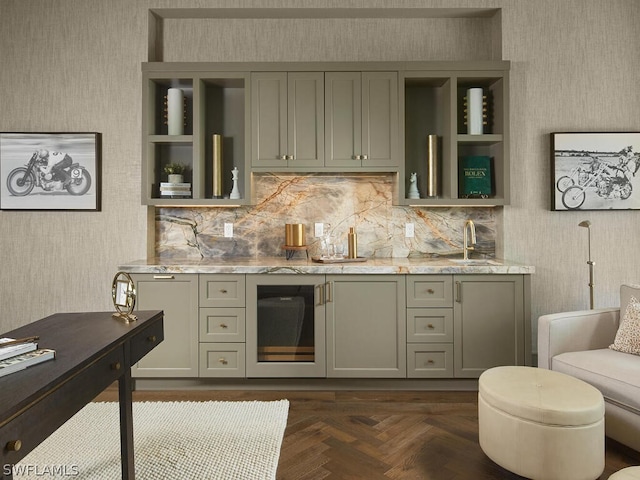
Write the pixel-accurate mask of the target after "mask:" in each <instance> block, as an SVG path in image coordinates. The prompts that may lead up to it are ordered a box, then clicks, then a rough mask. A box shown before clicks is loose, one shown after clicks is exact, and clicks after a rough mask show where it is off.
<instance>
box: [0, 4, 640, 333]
mask: <svg viewBox="0 0 640 480" xmlns="http://www.w3.org/2000/svg"><path fill="white" fill-rule="evenodd" d="M309 5H313V6H314V7H345V6H348V7H423V8H424V7H497V8H502V9H503V11H502V52H503V58H504V59H507V60H510V61H511V62H512V75H511V113H512V117H511V132H512V141H511V158H512V177H511V182H512V188H511V191H512V205H511V206H509V207H505V208H504V211H503V212H502V213H501V214H500V216H501V217H502V220H501V221H502V222H503V228H502V238H499V241H500V242H501V245H500V246H499V248H500V249H502V251H503V252H504V256H505V257H506V258H508V259H511V260H515V261H519V262H523V263H526V264H532V265H535V266H536V268H537V273H536V274H535V275H534V277H533V282H532V284H533V292H532V293H533V303H532V307H533V317H534V323H535V318H537V316H538V315H540V314H543V313H547V312H553V311H559V310H565V309H577V308H585V307H587V305H588V289H587V286H586V284H587V273H588V271H587V265H586V263H585V262H586V247H587V245H586V241H587V237H586V231H585V230H584V229H581V228H578V226H577V224H578V223H579V222H580V221H582V220H585V219H589V220H591V222H592V223H593V227H592V247H593V257H594V260H595V261H596V304H597V306H603V305H615V304H617V289H618V285H619V284H620V283H621V282H636V283H640V274H638V271H639V270H638V268H637V265H638V260H639V259H640V249H638V248H637V247H638V240H637V239H638V238H639V237H640V222H638V219H639V218H638V215H640V213H639V212H637V211H635V212H631V211H630V212H582V213H579V212H557V213H556V212H550V211H549V200H548V197H549V183H550V181H549V151H548V150H549V135H548V134H549V133H550V132H552V131H616V130H618V131H640V125H639V123H640V117H639V116H638V113H637V112H638V111H640V108H639V106H640V105H639V103H640V95H639V94H638V92H637V79H638V78H639V73H640V72H639V69H640V61H639V60H640V58H639V56H640V50H639V49H638V44H637V38H638V27H637V25H638V22H639V21H640V2H637V1H636V0H610V1H608V2H602V1H600V0H537V1H535V2H533V1H530V0H500V1H499V0H494V1H489V0H478V1H468V0H467V1H465V0H452V1H445V0H440V1H437V0H412V1H409V0H402V1H401V0H393V1H387V0H359V1H354V0H351V1H349V0H347V1H338V0H333V1H331V0H324V1H315V2H313V3H312V2H309V1H303V0H299V1H293V0H272V1H268V2H267V1H258V0H254V1H248V0H245V1H243V2H237V1H231V0H228V1H224V0H218V1H213V0H212V1H205V0H200V1H187V0H171V1H169V0H157V1H153V2H151V1H149V0H136V1H135V2H131V1H130V0H109V1H107V2H105V1H103V0H64V1H62V0H51V1H48V2H43V1H40V0H0V65H1V66H2V67H1V68H0V85H2V95H0V131H51V130H55V131H98V132H102V134H103V167H102V172H103V183H102V187H103V208H102V212H99V213H88V212H86V213H85V212H56V213H53V212H52V213H46V212H9V211H0V228H1V233H0V252H2V285H0V331H5V330H8V329H10V328H12V327H15V326H18V325H21V324H24V323H28V322H31V321H33V320H36V319H38V318H41V317H43V316H45V315H48V314H51V313H54V312H58V311H80V310H107V309H110V307H111V305H110V297H109V294H110V292H109V285H110V283H111V279H112V277H113V274H114V273H115V269H116V266H117V265H118V264H119V263H123V262H126V261H128V260H132V259H136V258H141V257H143V256H144V255H145V238H146V209H145V208H144V207H142V206H141V205H140V194H139V183H140V78H141V75H140V62H143V61H146V56H147V28H146V25H147V11H148V8H158V7H180V6H183V7H237V6H242V7H265V6H269V7H304V6H309ZM263 22H264V23H262V22H261V21H259V20H258V21H254V22H253V25H252V29H250V30H247V32H246V33H247V44H246V45H247V46H243V47H242V48H243V50H242V51H243V52H244V53H243V54H242V57H243V58H238V60H271V59H275V60H323V59H332V60H335V59H338V60H342V59H353V60H360V59H364V60H373V59H384V60H387V59H394V57H396V56H401V57H402V58H401V59H413V58H411V57H413V56H414V55H420V54H425V55H426V54H435V53H437V52H438V51H439V50H438V49H439V48H440V47H438V44H436V45H433V44H430V45H429V46H425V45H424V42H425V38H426V37H425V35H426V33H425V30H427V28H426V26H427V25H426V24H427V23H429V22H431V20H407V22H406V25H407V27H408V28H406V29H404V28H403V24H402V21H397V20H390V21H372V22H370V28H369V29H367V30H366V32H367V33H366V35H367V36H366V37H365V38H364V39H363V37H362V35H359V36H356V34H357V33H358V32H348V31H347V32H344V31H342V29H341V30H340V32H339V35H338V32H337V31H336V30H335V29H334V30H331V29H329V30H327V31H325V32H324V35H325V37H324V39H323V37H322V34H321V32H317V31H314V32H315V33H313V35H315V37H314V38H318V42H323V43H321V45H326V46H328V48H329V49H330V48H331V45H334V46H335V45H340V50H339V51H337V52H336V51H333V50H331V51H330V52H327V51H326V50H327V49H326V48H324V49H322V48H319V47H315V48H316V49H317V51H316V50H314V49H311V51H305V52H304V53H302V54H301V52H300V51H299V50H297V49H296V48H294V47H289V45H293V46H295V45H296V44H297V43H298V42H297V41H296V42H289V41H288V40H289V38H288V37H287V33H286V30H285V32H284V33H283V32H281V30H282V29H276V30H274V24H275V25H276V26H278V25H277V24H278V22H279V21H276V22H273V21H263ZM421 22H422V24H421ZM333 23H334V24H336V25H338V26H340V25H339V24H340V21H334V22H333ZM343 23H344V22H343ZM347 23H348V22H347ZM352 23H354V22H352ZM398 23H400V24H401V25H400V27H398ZM416 23H417V24H419V25H418V27H419V28H415V26H416ZM355 24H356V25H359V24H360V23H358V22H355ZM224 25H225V27H224V28H231V27H233V22H228V23H224ZM483 25H484V24H480V23H478V22H473V21H471V22H470V23H469V26H470V28H472V29H473V31H474V35H475V34H477V35H483V33H486V32H483V29H484V28H485V27H484V26H483ZM420 27H423V28H420ZM335 28H337V27H335ZM398 28H400V30H401V32H402V33H401V34H400V33H398V34H396V35H393V34H391V35H390V34H389V32H391V33H393V32H394V31H395V32H397V29H398ZM438 28H440V27H438ZM378 30H381V31H380V32H379V33H380V35H375V33H376V32H377V31H378ZM443 30H444V33H443V34H442V35H441V37H442V40H441V41H442V44H445V43H447V42H449V41H451V40H450V39H448V38H447V37H446V35H447V29H446V28H445V29H443ZM301 31H304V30H303V29H301V28H300V27H299V26H298V27H295V28H294V29H293V30H292V32H293V34H295V35H298V36H299V35H301ZM273 32H279V33H277V35H276V34H275V33H273ZM372 32H373V33H372ZM270 35H274V37H273V38H277V39H279V42H280V43H278V44H277V45H276V47H275V48H274V49H271V50H269V52H270V53H269V54H263V55H258V54H256V51H255V49H252V48H256V47H257V46H261V47H262V48H264V45H260V42H259V41H260V39H261V38H262V37H265V36H266V37H269V36H270ZM336 37H338V38H339V42H336V40H335V38H336ZM295 38H296V39H299V37H295ZM381 39H384V41H381ZM194 41H196V39H194ZM197 42H198V44H197V50H193V51H194V52H195V53H194V55H197V56H198V59H199V60H222V59H226V60H228V58H219V57H218V56H217V55H220V52H221V51H222V52H224V53H228V52H233V51H234V48H237V45H236V46H235V47H234V46H233V45H226V46H225V45H224V44H222V43H218V42H214V43H213V44H211V43H208V44H204V45H203V44H202V40H201V37H198V38H197ZM252 42H253V43H252ZM371 43H373V45H372V46H371V48H367V45H369V44H371ZM252 45H253V47H252ZM313 45H318V44H317V43H315V42H313ZM218 47H219V48H218ZM467 47H468V48H472V46H469V45H467ZM175 48H177V49H178V50H179V49H180V48H183V46H179V45H175ZM473 48H475V47H473ZM478 48H479V50H478V52H477V55H479V56H483V57H484V56H486V55H487V51H486V50H483V49H481V48H480V47H478ZM170 51H171V50H170V49H168V50H167V53H170ZM207 52H210V54H211V57H210V58H209V57H208V56H207V55H208V54H207ZM375 52H377V53H375ZM425 52H426V53H425ZM434 52H435V53H434ZM316 54H322V55H323V57H322V58H308V57H309V56H315V55H316ZM352 55H353V56H352ZM256 56H259V57H263V56H264V57H265V58H256ZM355 57H357V58H355ZM360 57H364V58H360ZM378 57H379V58H378ZM416 59H418V58H416ZM639 194H640V193H639Z"/></svg>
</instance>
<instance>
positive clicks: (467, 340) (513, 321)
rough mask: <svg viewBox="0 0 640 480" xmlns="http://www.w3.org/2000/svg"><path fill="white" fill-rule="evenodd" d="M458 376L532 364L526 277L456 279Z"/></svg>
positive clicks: (456, 358)
mask: <svg viewBox="0 0 640 480" xmlns="http://www.w3.org/2000/svg"><path fill="white" fill-rule="evenodd" d="M454 290H455V292H454V295H455V301H454V306H453V309H454V344H455V362H454V365H455V376H456V377H472V378H475V377H479V376H480V374H481V373H482V372H483V371H485V370H486V369H488V368H492V367H496V366H500V365H524V364H525V363H528V362H529V361H528V359H527V356H528V355H527V350H528V348H527V347H526V345H525V339H526V338H527V337H528V335H525V330H526V329H527V328H529V322H528V321H525V318H526V317H525V309H526V306H525V295H524V279H523V276H522V275H456V276H454Z"/></svg>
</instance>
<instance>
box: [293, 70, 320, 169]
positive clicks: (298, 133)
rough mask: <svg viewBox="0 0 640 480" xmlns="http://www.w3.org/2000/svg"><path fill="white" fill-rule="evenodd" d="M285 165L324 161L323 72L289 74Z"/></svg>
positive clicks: (300, 165)
mask: <svg viewBox="0 0 640 480" xmlns="http://www.w3.org/2000/svg"><path fill="white" fill-rule="evenodd" d="M287 102H288V114H289V115H288V117H289V118H288V148H287V155H288V157H289V158H288V159H287V160H288V165H289V167H294V168H295V167H318V166H320V167H321V166H322V165H324V73H323V72H293V73H289V76H288V95H287Z"/></svg>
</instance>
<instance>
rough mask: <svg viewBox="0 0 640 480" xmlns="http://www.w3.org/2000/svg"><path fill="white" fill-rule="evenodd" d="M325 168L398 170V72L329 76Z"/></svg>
mask: <svg viewBox="0 0 640 480" xmlns="http://www.w3.org/2000/svg"><path fill="white" fill-rule="evenodd" d="M325 109H326V119H325V132H326V138H325V150H326V160H325V165H326V166H328V167H395V166H397V165H398V164H399V158H398V75H397V72H362V73H360V72H327V73H326V75H325Z"/></svg>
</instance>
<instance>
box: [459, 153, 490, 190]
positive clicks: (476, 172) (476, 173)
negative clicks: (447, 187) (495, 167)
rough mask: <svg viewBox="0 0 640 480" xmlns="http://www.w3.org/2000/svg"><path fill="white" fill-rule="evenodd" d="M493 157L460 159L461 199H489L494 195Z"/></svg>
mask: <svg viewBox="0 0 640 480" xmlns="http://www.w3.org/2000/svg"><path fill="white" fill-rule="evenodd" d="M492 193H493V188H492V181H491V157H486V156H473V157H462V158H460V163H459V168H458V197H459V198H488V197H490V196H491V195H492Z"/></svg>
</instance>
